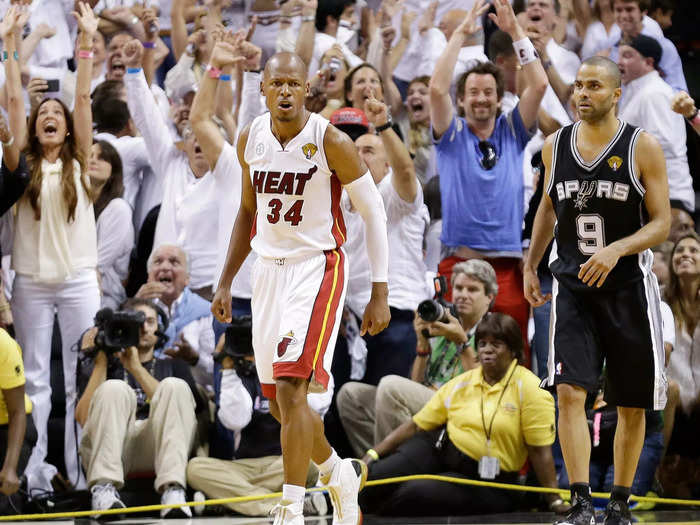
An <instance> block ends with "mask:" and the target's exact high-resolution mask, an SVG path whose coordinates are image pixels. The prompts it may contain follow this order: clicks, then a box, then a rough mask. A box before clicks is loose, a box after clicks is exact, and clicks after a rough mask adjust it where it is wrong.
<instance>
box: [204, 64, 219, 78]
mask: <svg viewBox="0 0 700 525" xmlns="http://www.w3.org/2000/svg"><path fill="white" fill-rule="evenodd" d="M205 71H206V73H207V75H209V78H219V77H220V76H221V70H220V69H219V68H217V67H214V66H212V65H211V64H208V65H207V69H205Z"/></svg>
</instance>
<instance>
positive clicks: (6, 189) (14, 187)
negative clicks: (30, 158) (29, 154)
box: [0, 155, 30, 215]
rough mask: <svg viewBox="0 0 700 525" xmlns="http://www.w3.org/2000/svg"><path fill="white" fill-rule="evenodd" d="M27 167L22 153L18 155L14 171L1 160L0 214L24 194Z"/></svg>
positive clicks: (26, 182) (27, 172)
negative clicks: (17, 162)
mask: <svg viewBox="0 0 700 525" xmlns="http://www.w3.org/2000/svg"><path fill="white" fill-rule="evenodd" d="M29 177H30V175H29V168H28V167H27V160H26V159H25V157H24V155H20V156H19V164H18V165H17V169H15V171H10V170H9V169H8V167H7V166H6V165H5V161H4V160H3V161H2V166H0V215H2V214H4V213H5V212H6V211H7V210H9V209H10V208H11V207H12V205H13V204H14V203H15V202H17V201H18V200H19V198H20V197H21V196H22V195H23V194H24V190H26V189H27V186H28V185H29Z"/></svg>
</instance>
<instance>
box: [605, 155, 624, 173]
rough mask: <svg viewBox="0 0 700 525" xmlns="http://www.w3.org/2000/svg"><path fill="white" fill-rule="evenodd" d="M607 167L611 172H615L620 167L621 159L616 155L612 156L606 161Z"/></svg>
mask: <svg viewBox="0 0 700 525" xmlns="http://www.w3.org/2000/svg"><path fill="white" fill-rule="evenodd" d="M608 166H610V169H612V170H613V171H617V170H619V169H620V167H621V166H622V159H621V158H620V157H618V156H617V155H613V156H612V157H610V158H609V159H608Z"/></svg>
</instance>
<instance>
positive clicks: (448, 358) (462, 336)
mask: <svg viewBox="0 0 700 525" xmlns="http://www.w3.org/2000/svg"><path fill="white" fill-rule="evenodd" d="M497 293H498V285H497V284H496V272H494V270H493V268H492V267H491V265H490V264H489V263H487V262H486V261H481V260H478V259H473V260H470V261H466V262H462V263H459V264H456V265H455V267H454V268H453V269H452V299H453V300H454V305H455V308H456V309H457V313H458V314H459V316H458V317H457V318H455V317H453V316H452V314H450V313H449V312H448V320H447V321H444V320H443V321H435V322H432V323H429V322H427V321H424V320H423V319H421V318H420V316H419V315H418V313H417V312H416V314H415V320H414V321H413V328H414V329H415V332H416V338H417V340H418V344H417V346H416V358H415V360H414V361H413V367H412V369H411V377H410V379H408V378H405V377H401V376H397V375H387V376H384V377H383V378H382V379H381V380H380V381H379V385H377V386H373V385H367V384H364V383H356V382H349V383H345V385H343V387H342V388H341V389H340V392H339V393H338V399H337V403H338V412H339V414H340V419H341V421H342V423H343V426H344V427H345V432H346V433H347V436H348V439H349V440H350V443H351V445H352V447H353V451H354V452H355V454H357V456H358V457H361V456H363V455H364V454H365V451H366V450H367V449H368V448H370V447H371V446H372V444H374V443H379V442H381V441H382V440H383V439H384V438H386V437H387V436H388V435H389V434H390V433H391V432H392V431H393V430H394V429H396V428H397V427H399V426H400V425H402V424H403V423H404V422H406V421H408V420H409V419H410V418H412V417H413V416H414V415H415V414H416V413H417V412H418V411H419V410H420V409H421V408H423V406H424V405H425V404H426V403H427V402H428V401H429V400H430V398H431V397H433V394H434V393H435V391H436V390H437V389H438V388H440V387H441V386H442V385H443V384H445V383H446V382H447V381H449V380H451V379H452V378H454V377H455V376H457V375H459V374H462V373H464V372H465V371H467V370H471V369H472V368H474V367H475V366H476V362H475V359H474V356H475V355H476V351H475V347H474V332H475V331H476V328H477V326H478V324H479V321H481V319H482V317H483V316H484V315H485V314H486V312H488V310H489V307H490V306H491V304H492V303H493V300H494V298H495V297H496V294H497Z"/></svg>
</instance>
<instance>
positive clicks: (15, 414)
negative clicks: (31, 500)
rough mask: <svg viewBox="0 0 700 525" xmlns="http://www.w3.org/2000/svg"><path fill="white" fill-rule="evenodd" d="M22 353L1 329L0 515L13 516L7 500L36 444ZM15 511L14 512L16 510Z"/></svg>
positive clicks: (13, 509)
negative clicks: (26, 391)
mask: <svg viewBox="0 0 700 525" xmlns="http://www.w3.org/2000/svg"><path fill="white" fill-rule="evenodd" d="M24 382H25V381H24V366H23V365H22V351H21V349H20V347H19V345H18V344H17V343H16V342H15V341H14V339H12V338H11V337H10V335H9V334H8V333H7V332H6V331H5V330H3V329H1V328H0V465H2V469H1V470H0V494H2V495H0V515H3V516H5V515H8V514H14V513H16V512H17V510H18V509H17V505H16V504H15V502H14V501H12V500H11V499H10V496H12V495H13V494H15V493H16V492H17V491H18V490H19V488H20V484H21V477H22V474H23V472H24V467H25V466H26V465H27V461H28V460H29V455H30V454H31V453H32V447H34V443H36V429H35V428H34V423H33V421H32V418H31V417H27V415H28V414H31V413H32V402H31V401H30V400H29V397H28V396H27V395H26V394H25V393H24ZM16 509H17V510H16Z"/></svg>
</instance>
